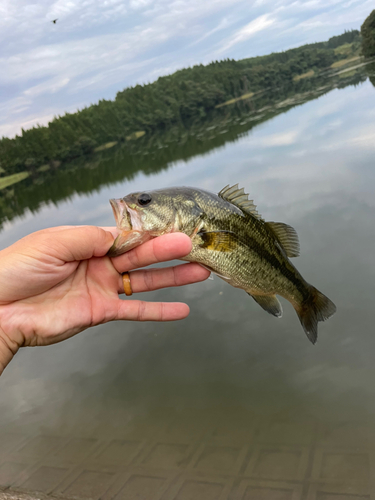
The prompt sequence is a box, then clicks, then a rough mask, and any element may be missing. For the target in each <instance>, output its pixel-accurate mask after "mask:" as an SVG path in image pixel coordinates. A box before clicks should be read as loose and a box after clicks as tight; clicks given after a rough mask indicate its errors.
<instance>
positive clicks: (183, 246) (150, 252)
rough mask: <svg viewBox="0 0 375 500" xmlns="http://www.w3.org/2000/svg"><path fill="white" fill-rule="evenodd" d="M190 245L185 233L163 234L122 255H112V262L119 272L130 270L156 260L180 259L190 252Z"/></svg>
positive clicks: (154, 262)
mask: <svg viewBox="0 0 375 500" xmlns="http://www.w3.org/2000/svg"><path fill="white" fill-rule="evenodd" d="M191 246H192V244H191V240H190V238H189V236H187V235H186V234H183V233H172V234H165V235H163V236H158V237H157V238H154V239H152V240H150V241H147V242H146V243H143V244H142V245H140V246H139V247H136V248H133V249H132V250H129V252H126V253H124V254H123V255H119V256H118V257H113V258H112V264H113V266H114V268H115V269H116V271H117V272H119V273H123V272H124V271H132V270H133V269H138V268H139V267H145V266H149V265H151V264H156V263H158V262H165V261H167V260H173V259H181V258H182V257H185V256H186V255H187V254H188V253H190V251H191Z"/></svg>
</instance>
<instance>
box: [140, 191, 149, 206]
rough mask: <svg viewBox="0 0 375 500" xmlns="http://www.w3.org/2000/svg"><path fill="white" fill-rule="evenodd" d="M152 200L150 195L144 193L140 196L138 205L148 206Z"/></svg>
mask: <svg viewBox="0 0 375 500" xmlns="http://www.w3.org/2000/svg"><path fill="white" fill-rule="evenodd" d="M151 200H152V198H151V196H150V195H149V194H148V193H142V194H140V195H139V196H138V203H139V204H140V205H142V206H145V205H148V204H149V203H150V202H151Z"/></svg>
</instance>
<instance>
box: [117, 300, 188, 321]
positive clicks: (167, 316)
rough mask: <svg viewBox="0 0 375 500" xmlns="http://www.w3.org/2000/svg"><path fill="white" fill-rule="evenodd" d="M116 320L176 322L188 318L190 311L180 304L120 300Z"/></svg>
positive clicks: (185, 305) (186, 306)
mask: <svg viewBox="0 0 375 500" xmlns="http://www.w3.org/2000/svg"><path fill="white" fill-rule="evenodd" d="M119 302H120V304H119V308H118V313H117V317H116V318H115V319H117V320H130V321H176V320H179V319H184V318H186V316H188V314H189V312H190V309H189V306H188V305H187V304H183V303H181V302H144V301H142V300H120V299H119Z"/></svg>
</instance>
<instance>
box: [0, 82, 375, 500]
mask: <svg viewBox="0 0 375 500" xmlns="http://www.w3.org/2000/svg"><path fill="white" fill-rule="evenodd" d="M324 92H326V93H324ZM324 92H323V91H321V90H317V91H316V92H315V94H309V95H308V96H306V94H304V95H303V96H302V97H301V96H300V97H298V96H297V97H295V99H294V101H293V102H292V101H290V102H289V104H290V105H289V104H288V103H285V99H284V100H282V101H279V102H278V104H275V106H274V108H273V109H274V111H275V110H276V111H277V112H276V111H275V112H274V113H273V115H272V114H271V115H270V116H266V119H264V114H265V113H268V112H269V109H266V110H262V109H259V107H258V108H257V109H255V110H253V111H251V110H250V111H249V113H250V114H247V115H246V117H245V118H244V117H243V115H241V113H240V112H239V114H237V115H233V112H232V111H230V110H229V107H228V111H225V112H224V114H223V115H222V118H221V122H220V123H221V124H220V125H218V124H217V123H218V119H217V117H216V118H215V120H216V122H215V125H213V126H211V127H214V128H210V126H209V125H207V126H206V127H205V128H204V130H206V132H207V130H208V129H210V130H208V132H209V133H206V135H205V134H203V133H201V132H200V133H198V132H196V131H194V132H191V134H190V135H189V131H187V132H186V133H185V135H184V134H182V135H181V134H180V135H179V139H178V141H177V142H175V143H173V141H172V142H170V143H168V142H165V143H164V146H169V147H168V148H167V147H164V149H163V143H162V139H160V141H161V146H159V149H158V148H156V149H155V151H156V150H157V149H158V150H159V151H161V150H162V149H163V155H164V156H160V154H159V153H157V152H156V153H155V152H154V153H152V154H149V155H148V156H149V159H147V155H144V156H143V158H142V159H139V158H141V156H140V155H141V154H142V144H143V143H142V140H143V139H140V140H139V141H137V142H134V143H133V144H134V145H133V146H132V147H133V148H136V146H135V144H139V148H140V151H138V152H137V154H138V156H136V158H138V159H136V160H134V163H133V165H132V169H133V170H132V172H133V173H132V176H128V175H127V167H128V165H127V161H130V160H129V159H128V160H126V158H128V156H126V154H127V153H126V154H125V153H121V150H120V149H119V148H118V149H117V150H116V151H113V152H111V151H108V152H107V153H106V155H107V156H103V157H102V158H101V160H100V161H99V162H97V163H95V162H93V163H92V164H91V167H90V166H88V165H85V166H83V167H82V168H81V170H79V169H78V170H77V168H74V169H72V170H71V173H69V171H67V172H65V173H64V172H59V173H58V174H56V175H60V176H61V178H60V180H56V179H55V178H54V177H53V176H50V177H48V178H46V180H44V181H43V184H41V185H40V186H38V185H36V186H34V187H30V189H31V191H27V189H29V188H27V184H25V185H23V186H21V184H20V185H19V186H18V185H16V186H14V188H13V189H14V191H12V192H10V194H9V192H8V195H7V196H9V197H10V200H11V199H12V196H14V197H16V196H18V197H19V200H21V201H19V203H18V204H17V206H18V207H20V204H21V202H22V199H23V200H25V199H26V195H25V196H23V194H22V193H23V191H22V190H23V189H24V190H25V193H28V195H27V196H29V198H27V199H30V200H31V201H30V202H29V201H28V202H27V203H26V202H25V204H24V206H22V207H21V209H20V210H19V212H17V213H20V214H22V215H20V216H17V215H16V214H14V215H15V216H14V217H12V218H11V220H10V221H7V220H6V219H3V227H2V230H1V241H0V248H4V247H6V246H7V245H10V244H11V243H13V242H14V241H16V240H17V239H18V238H20V237H22V236H24V235H26V234H28V233H29V232H32V231H35V230H38V229H41V228H45V227H48V226H51V225H60V224H64V225H65V224H95V225H104V226H106V225H113V215H112V210H111V207H110V205H109V202H108V200H109V198H113V197H121V196H124V195H125V194H127V193H129V192H131V191H135V190H147V189H151V188H152V189H155V188H161V187H167V186H180V185H186V186H196V187H200V188H204V189H207V190H210V191H214V192H217V191H219V190H220V189H221V188H222V187H224V186H225V185H226V184H234V183H237V182H238V183H239V184H240V187H242V186H243V187H244V188H245V190H246V191H247V192H249V193H250V198H254V201H255V203H256V205H257V207H258V210H259V212H260V213H261V215H262V216H263V218H264V219H265V220H276V221H282V222H286V223H288V224H290V225H292V226H293V227H294V228H295V229H296V231H297V232H298V235H299V238H300V243H301V256H300V257H299V258H297V259H294V263H295V265H296V266H297V268H298V269H299V271H300V272H301V273H302V275H303V276H304V277H305V279H306V280H307V281H309V282H311V283H312V284H313V285H314V286H316V287H317V288H318V289H319V290H321V291H322V292H323V293H325V294H326V295H327V296H328V297H330V298H331V299H332V300H333V301H334V302H335V304H336V305H337V313H336V314H335V315H334V316H333V317H332V318H330V319H329V320H328V321H327V322H325V323H319V337H318V343H317V344H316V345H315V346H312V345H311V344H310V342H309V341H308V340H307V338H306V336H305V334H304V333H303V330H302V328H301V325H300V323H299V321H298V318H297V316H296V314H295V312H294V310H293V308H292V306H291V305H290V304H289V303H288V302H286V301H285V300H282V302H283V308H284V315H283V318H282V319H279V320H278V319H276V318H274V317H272V316H270V315H268V314H267V313H266V312H264V311H263V310H262V309H261V308H260V307H259V306H258V305H257V304H256V303H255V302H254V301H253V300H251V298H249V297H248V295H246V293H244V292H243V291H241V290H237V289H234V288H232V287H230V286H228V285H227V284H226V283H224V282H223V281H222V280H220V279H219V278H217V277H215V278H214V280H207V281H206V282H204V283H199V284H195V285H190V286H187V287H184V288H179V289H166V290H161V291H158V292H154V293H149V294H141V297H142V298H144V299H147V300H166V301H168V300H169V301H173V300H181V301H186V302H187V303H188V304H189V306H190V308H191V314H190V316H189V317H188V318H187V319H185V320H184V321H181V322H176V323H166V324H153V323H145V324H137V323H130V322H129V323H114V324H107V325H105V326H101V327H97V328H93V329H90V330H87V331H86V332H84V333H81V334H80V335H78V336H76V337H75V338H73V339H71V340H69V341H67V342H64V343H61V344H59V345H55V346H51V347H44V348H37V349H33V348H27V349H22V350H21V351H20V352H19V353H18V354H17V356H16V357H15V359H14V360H13V361H12V363H11V364H10V365H9V366H8V368H7V369H6V371H5V372H4V374H3V376H2V377H1V379H0V394H1V396H0V408H1V413H0V485H3V486H12V487H14V488H25V489H28V490H37V491H44V492H52V493H53V494H61V495H64V496H76V497H82V498H94V499H99V498H103V499H106V500H110V499H111V498H116V499H119V500H120V499H123V500H128V499H135V498H137V499H162V500H166V499H171V500H172V499H176V500H189V499H190V500H193V499H194V500H195V499H201V498H202V499H205V500H214V499H220V500H224V499H247V500H249V499H257V500H258V499H266V500H286V499H292V500H297V499H307V500H313V499H316V500H318V499H319V500H359V499H362V500H363V499H370V498H371V499H372V498H374V495H375V483H374V478H375V462H374V456H375V383H374V381H375V328H374V315H373V309H374V306H373V301H374V289H375V288H374V283H375V266H374V249H375V168H374V167H375V164H374V158H375V88H374V86H373V85H372V84H371V82H370V81H369V80H368V79H366V80H365V79H363V81H362V82H361V83H359V84H358V85H356V86H346V87H344V88H333V89H332V90H330V91H329V92H327V89H326V90H325V91H324ZM320 94H322V95H320ZM291 103H292V104H291ZM295 104H300V105H298V106H295ZM255 107H256V106H255ZM225 113H226V114H225ZM251 113H253V114H251ZM254 113H255V114H254ZM261 115H262V116H261ZM254 117H255V118H254ZM252 120H253V121H252ZM249 124H251V128H250V129H249ZM253 125H254V126H253ZM241 127H242V128H241ZM246 127H247V128H246ZM194 130H195V129H194ZM212 130H213V131H214V133H212ZM210 134H211V135H210ZM189 141H190V142H189ZM194 141H195V142H194ZM173 144H174V146H173ZM125 147H127V146H126V145H125ZM137 147H138V146H137ZM145 152H146V153H147V150H145ZM158 154H159V156H157V155H158ZM111 155H112V156H111ZM121 155H123V156H121ZM124 155H125V156H124ZM121 158H125V160H126V161H125V160H124V161H123V162H122V160H121ZM111 162H112V163H113V165H115V166H113V169H117V170H116V171H118V172H119V175H118V177H117V179H118V180H116V179H114V180H112V178H111V174H110V171H111V165H112V163H111ZM148 162H149V163H148ZM155 162H156V163H157V165H158V168H157V171H156V168H154V167H155ZM137 164H138V165H139V166H140V168H142V170H140V171H137V168H136V167H137ZM98 172H100V175H99V174H98ZM116 175H117V174H116ZM64 176H65V177H64ZM99 177H100V181H99V180H98V182H97V183H96V184H95V179H99ZM64 178H65V179H67V183H68V179H69V178H70V181H72V179H79V181H78V180H77V181H76V184H77V185H78V184H79V182H80V183H81V185H82V189H79V188H75V189H73V188H72V190H71V191H70V192H69V193H67V195H66V196H65V195H64V196H59V190H63V189H64V188H63V187H62V186H63V184H62V181H61V179H64ZM23 182H27V181H23ZM36 184H38V183H36ZM72 184H74V182H72ZM24 186H26V187H24ZM85 186H86V187H85ZM33 190H34V191H33ZM85 191H86V192H85ZM43 192H44V193H45V200H44V201H43V199H42V198H40V199H38V202H37V203H36V202H35V203H34V205H33V200H34V201H35V200H36V198H37V196H39V197H41V194H40V193H43ZM33 193H34V195H33ZM50 193H55V195H54V199H52V201H51V195H50ZM33 196H34V198H33ZM52 198H53V197H52ZM28 206H30V207H32V211H31V210H28Z"/></svg>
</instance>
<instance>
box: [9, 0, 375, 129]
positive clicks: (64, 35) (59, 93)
mask: <svg viewBox="0 0 375 500" xmlns="http://www.w3.org/2000/svg"><path fill="white" fill-rule="evenodd" d="M373 8H374V0H56V1H51V0H37V1H35V2H33V1H32V0H0V68H1V72H0V136H7V137H14V136H15V135H16V134H20V133H21V128H24V129H28V128H30V127H33V126H35V125H37V124H41V125H46V124H47V123H48V122H49V121H51V120H52V119H53V117H54V116H58V115H62V114H64V113H65V112H75V111H76V110H77V109H82V108H83V107H85V106H89V105H90V104H93V103H96V102H98V101H99V100H100V99H114V98H115V96H116V93H117V92H118V91H120V90H123V89H124V88H125V87H128V86H131V85H135V84H136V83H141V84H144V83H149V82H152V81H154V80H156V79H157V78H158V77H159V76H162V75H166V74H170V73H173V72H174V71H176V70H178V69H181V68H184V67H188V66H193V65H195V64H201V63H202V64H207V63H209V62H210V61H212V60H220V59H225V58H231V59H242V58H244V57H252V56H256V55H263V54H268V53H270V52H280V51H283V50H287V49H289V48H293V47H298V46H300V45H303V44H305V43H313V42H317V41H323V40H327V39H328V38H330V37H331V36H334V35H339V34H341V33H343V32H344V31H345V30H350V29H359V28H360V26H361V24H362V22H363V21H364V19H365V18H366V17H367V16H368V14H369V13H370V12H371V10H372V9H373ZM56 18H57V22H56V24H53V23H52V22H51V21H52V20H53V19H56Z"/></svg>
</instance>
